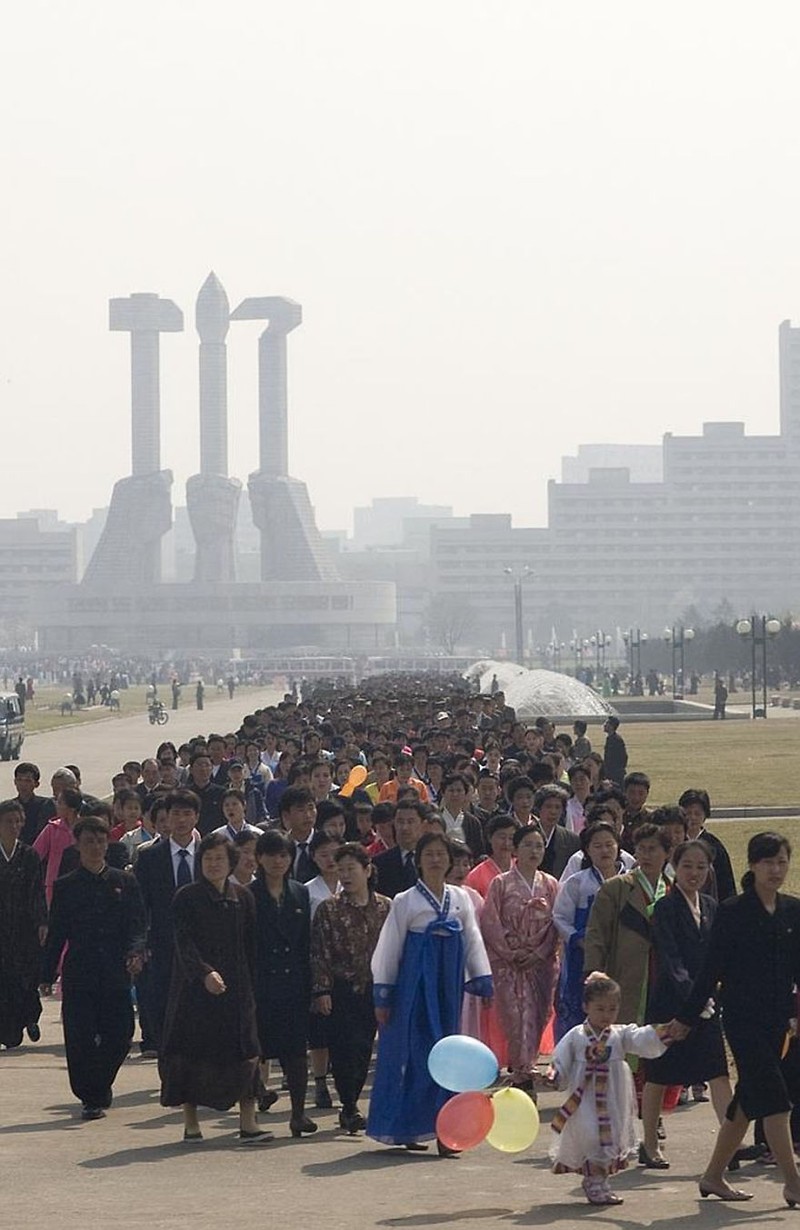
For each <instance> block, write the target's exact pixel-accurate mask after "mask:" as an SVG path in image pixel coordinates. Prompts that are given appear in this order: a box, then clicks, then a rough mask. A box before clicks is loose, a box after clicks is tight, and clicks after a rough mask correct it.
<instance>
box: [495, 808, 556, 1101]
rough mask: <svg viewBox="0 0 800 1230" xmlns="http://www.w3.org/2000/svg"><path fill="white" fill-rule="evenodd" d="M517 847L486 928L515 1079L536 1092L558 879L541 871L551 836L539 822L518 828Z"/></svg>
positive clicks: (552, 966) (549, 997) (551, 976)
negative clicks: (547, 840)
mask: <svg viewBox="0 0 800 1230" xmlns="http://www.w3.org/2000/svg"><path fill="white" fill-rule="evenodd" d="M514 848H515V851H516V862H515V864H514V866H513V867H512V868H511V870H510V871H506V872H504V873H503V874H502V875H499V876H496V877H495V878H494V879H493V880H492V882H491V884H490V885H489V892H488V895H487V897H486V904H485V905H484V907H483V913H482V914H481V931H482V933H483V939H484V943H485V944H486V951H487V953H488V955H489V961H490V963H491V966H492V977H493V979H494V989H495V1005H496V1007H497V1013H498V1017H499V1019H500V1024H501V1026H502V1028H503V1031H504V1033H505V1035H506V1038H507V1039H508V1058H509V1066H510V1068H511V1081H512V1084H514V1085H515V1086H517V1087H518V1088H520V1089H524V1090H525V1091H526V1092H529V1093H533V1068H534V1064H535V1063H536V1060H537V1058H538V1055H539V1046H540V1043H541V1040H542V1034H543V1032H544V1028H545V1025H546V1024H547V1020H548V1017H549V1016H550V1013H551V1011H552V1007H553V993H554V991H555V986H556V979H557V976H558V932H557V931H556V929H555V925H554V923H553V904H554V902H555V899H556V894H557V892H558V883H557V881H556V880H554V879H553V877H552V876H549V875H547V874H546V873H545V872H543V871H540V870H539V866H540V864H541V862H542V859H543V858H544V852H545V840H544V834H543V833H542V830H541V829H540V828H539V826H538V825H527V826H526V827H525V828H520V829H518V830H517V831H516V832H515V834H514Z"/></svg>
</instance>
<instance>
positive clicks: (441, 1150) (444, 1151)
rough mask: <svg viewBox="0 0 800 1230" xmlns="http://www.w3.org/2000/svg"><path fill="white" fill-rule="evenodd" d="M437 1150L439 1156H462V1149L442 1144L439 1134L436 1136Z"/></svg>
mask: <svg viewBox="0 0 800 1230" xmlns="http://www.w3.org/2000/svg"><path fill="white" fill-rule="evenodd" d="M436 1151H437V1153H438V1154H439V1157H461V1150H460V1149H448V1147H447V1145H445V1144H442V1142H441V1140H439V1138H438V1136H437V1138H436Z"/></svg>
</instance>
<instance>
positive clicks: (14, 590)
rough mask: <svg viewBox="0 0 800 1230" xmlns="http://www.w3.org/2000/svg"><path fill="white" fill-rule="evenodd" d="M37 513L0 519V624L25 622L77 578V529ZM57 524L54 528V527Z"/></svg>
mask: <svg viewBox="0 0 800 1230" xmlns="http://www.w3.org/2000/svg"><path fill="white" fill-rule="evenodd" d="M40 515H41V514H40V513H37V514H34V515H32V516H25V515H19V516H17V517H9V518H5V519H2V520H0V625H3V624H4V625H6V630H8V625H9V623H11V622H14V623H17V624H19V623H23V624H24V623H27V622H29V621H31V619H32V618H33V615H34V613H35V611H36V609H38V607H39V606H40V605H41V604H42V603H43V602H46V601H48V599H49V600H52V597H53V595H54V594H60V592H61V588H60V587H62V586H66V585H73V584H75V583H76V582H77V580H78V570H79V557H78V531H77V528H76V527H75V526H70V525H65V524H64V522H59V521H58V520H57V518H56V519H55V521H54V520H53V519H52V518H51V517H50V515H49V510H47V513H46V514H45V518H46V524H48V525H49V526H50V527H51V528H48V529H43V528H42V525H41V523H40V520H39V517H40ZM56 527H57V528H56Z"/></svg>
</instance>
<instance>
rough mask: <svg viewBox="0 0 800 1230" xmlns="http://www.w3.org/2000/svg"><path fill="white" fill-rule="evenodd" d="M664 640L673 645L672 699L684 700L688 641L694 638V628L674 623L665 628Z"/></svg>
mask: <svg viewBox="0 0 800 1230" xmlns="http://www.w3.org/2000/svg"><path fill="white" fill-rule="evenodd" d="M664 640H665V641H666V642H667V644H668V645H671V646H672V699H673V700H683V684H684V676H685V673H686V641H693V640H694V628H684V626H683V624H673V625H672V627H671V628H665V629H664Z"/></svg>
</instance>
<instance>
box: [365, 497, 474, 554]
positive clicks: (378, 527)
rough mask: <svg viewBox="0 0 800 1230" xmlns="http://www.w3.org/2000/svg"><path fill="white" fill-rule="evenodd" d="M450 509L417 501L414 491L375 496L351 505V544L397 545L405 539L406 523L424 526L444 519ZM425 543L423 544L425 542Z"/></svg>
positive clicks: (447, 516)
mask: <svg viewBox="0 0 800 1230" xmlns="http://www.w3.org/2000/svg"><path fill="white" fill-rule="evenodd" d="M452 515H453V510H452V508H450V507H449V506H448V505H446V504H420V502H419V500H418V499H417V497H416V496H415V495H403V496H378V497H376V498H375V499H374V500H373V501H372V503H371V504H369V505H367V506H366V507H364V508H354V509H353V547H354V548H355V549H356V550H359V551H363V550H366V549H367V548H369V547H399V546H400V545H401V544H403V543H405V542H406V539H407V533H408V525H407V523H409V524H410V523H412V522H416V521H421V522H424V523H427V524H426V526H425V530H424V535H425V537H426V538H427V530H428V526H430V524H432V523H436V524H438V522H440V521H445V520H448V519H449V518H450V517H452ZM426 545H427V544H426Z"/></svg>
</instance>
